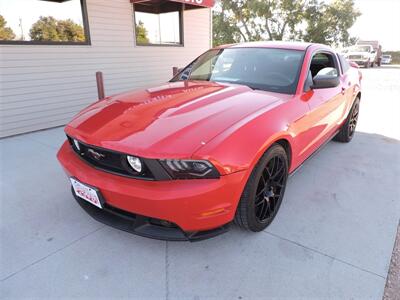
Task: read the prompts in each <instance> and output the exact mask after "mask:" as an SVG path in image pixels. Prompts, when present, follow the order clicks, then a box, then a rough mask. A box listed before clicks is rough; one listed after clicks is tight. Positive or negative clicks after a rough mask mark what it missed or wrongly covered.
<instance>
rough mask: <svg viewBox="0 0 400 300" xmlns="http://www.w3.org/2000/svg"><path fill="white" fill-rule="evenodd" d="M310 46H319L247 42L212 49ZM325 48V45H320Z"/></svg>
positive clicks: (277, 42) (294, 43)
mask: <svg viewBox="0 0 400 300" xmlns="http://www.w3.org/2000/svg"><path fill="white" fill-rule="evenodd" d="M311 45H319V44H313V43H305V42H284V41H261V42H247V43H240V44H228V45H221V46H218V47H215V48H214V49H227V48H277V49H293V50H302V51H304V50H306V49H307V48H308V47H309V46H311ZM320 46H323V47H327V46H325V45H320Z"/></svg>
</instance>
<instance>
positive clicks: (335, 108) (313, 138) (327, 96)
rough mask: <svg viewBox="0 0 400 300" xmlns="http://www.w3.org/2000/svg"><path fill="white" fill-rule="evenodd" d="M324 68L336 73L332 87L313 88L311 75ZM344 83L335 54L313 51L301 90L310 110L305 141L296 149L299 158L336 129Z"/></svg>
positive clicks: (343, 108)
mask: <svg viewBox="0 0 400 300" xmlns="http://www.w3.org/2000/svg"><path fill="white" fill-rule="evenodd" d="M326 71H328V72H330V75H332V74H335V76H338V77H339V84H338V85H337V86H335V87H329V88H319V89H314V88H313V78H314V77H315V76H316V75H317V74H319V73H321V72H326ZM344 84H345V82H344V79H343V76H342V75H341V71H340V67H339V62H338V60H337V56H336V55H335V54H334V53H332V52H330V51H327V50H323V51H318V52H316V53H314V54H313V56H312V59H311V61H310V65H309V70H308V78H307V80H306V83H305V86H304V92H305V93H307V97H306V98H305V100H304V101H306V102H307V104H308V107H309V110H310V111H309V114H308V115H307V116H306V121H307V125H308V130H307V133H306V134H305V135H304V136H305V137H306V139H307V141H306V142H305V143H302V144H303V145H304V147H303V149H302V150H301V152H300V153H299V156H300V157H301V158H303V159H304V158H306V157H308V156H309V155H310V154H312V153H313V152H314V151H315V150H317V149H318V148H319V147H320V146H321V145H322V144H323V143H324V142H325V141H327V140H328V139H329V138H331V137H332V135H333V134H334V133H335V132H336V131H337V130H338V128H339V124H340V120H341V119H342V118H343V114H344V113H345V111H346V88H345V87H344Z"/></svg>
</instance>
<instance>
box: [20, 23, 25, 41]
mask: <svg viewBox="0 0 400 300" xmlns="http://www.w3.org/2000/svg"><path fill="white" fill-rule="evenodd" d="M19 27H20V28H21V38H20V39H21V41H25V37H24V29H23V28H22V18H19Z"/></svg>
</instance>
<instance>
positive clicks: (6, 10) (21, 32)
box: [0, 0, 88, 43]
mask: <svg viewBox="0 0 400 300" xmlns="http://www.w3.org/2000/svg"><path fill="white" fill-rule="evenodd" d="M83 5H84V3H83V1H81V0H64V1H63V0H58V1H51V0H12V1H10V0H0V41H12V42H26V43H30V42H35V43H47V42H51V43H85V42H87V41H88V37H87V33H86V32H85V29H86V28H85V23H86V21H87V20H84V18H83Z"/></svg>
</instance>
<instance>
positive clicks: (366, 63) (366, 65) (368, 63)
mask: <svg viewBox="0 0 400 300" xmlns="http://www.w3.org/2000/svg"><path fill="white" fill-rule="evenodd" d="M369 65H370V62H369V61H367V62H365V63H364V67H365V68H366V69H368V68H369Z"/></svg>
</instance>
